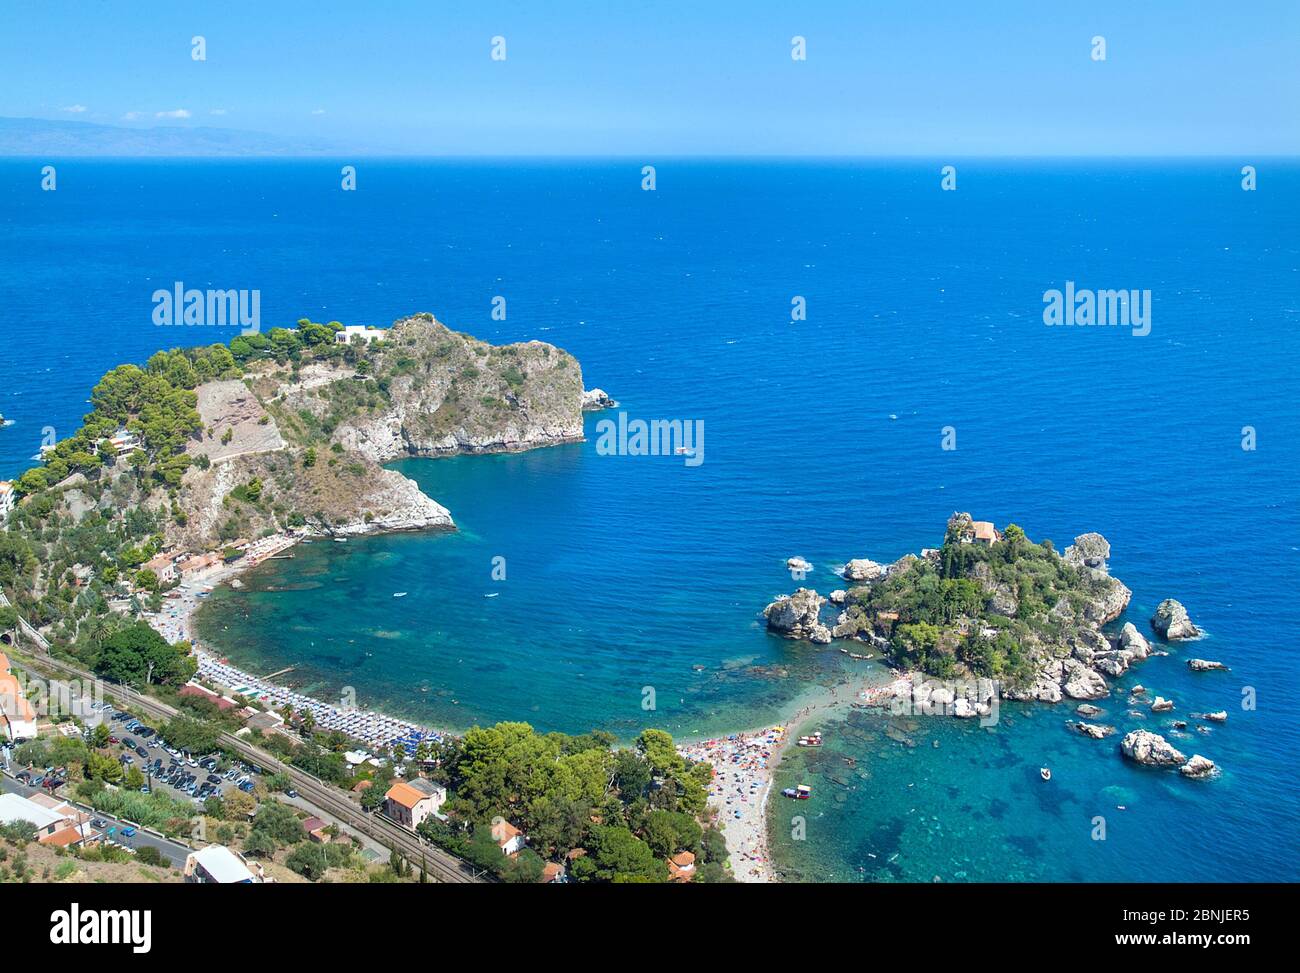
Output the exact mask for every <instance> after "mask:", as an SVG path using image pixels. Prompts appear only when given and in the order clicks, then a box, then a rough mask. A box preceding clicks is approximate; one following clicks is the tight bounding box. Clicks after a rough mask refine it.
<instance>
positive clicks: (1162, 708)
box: [1151, 696, 1174, 713]
mask: <svg viewBox="0 0 1300 973" xmlns="http://www.w3.org/2000/svg"><path fill="white" fill-rule="evenodd" d="M1173 708H1174V701H1173V700H1172V699H1165V698H1164V697H1163V696H1157V697H1156V698H1155V699H1154V700H1153V701H1152V702H1151V712H1153V713H1167V712H1169V711H1170V710H1171V709H1173Z"/></svg>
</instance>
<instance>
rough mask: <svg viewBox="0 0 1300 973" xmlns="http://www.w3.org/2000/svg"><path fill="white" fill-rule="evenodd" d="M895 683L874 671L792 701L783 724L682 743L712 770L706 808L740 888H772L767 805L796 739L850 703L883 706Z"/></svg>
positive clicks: (888, 674)
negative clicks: (765, 884)
mask: <svg viewBox="0 0 1300 973" xmlns="http://www.w3.org/2000/svg"><path fill="white" fill-rule="evenodd" d="M901 681H903V680H901V678H900V677H899V676H898V675H897V674H896V673H893V672H892V671H890V670H882V669H880V668H879V667H876V668H875V669H873V670H872V671H871V672H870V673H864V675H863V676H861V677H857V678H854V679H851V680H847V681H845V682H843V683H841V684H839V685H836V686H832V687H829V688H825V687H817V688H816V689H814V690H810V691H809V692H807V693H805V694H803V695H801V696H800V697H798V698H797V699H795V700H794V701H793V702H792V703H791V706H790V712H789V715H788V716H787V717H786V719H785V720H784V722H782V723H779V724H775V725H773V726H769V727H762V728H760V729H755V730H748V731H745V732H743V733H732V734H728V735H726V736H720V737H713V738H711V739H708V740H698V741H694V742H690V743H683V744H682V745H681V746H679V747H678V748H677V749H678V751H679V752H680V753H681V754H682V756H684V757H686V758H687V759H688V760H703V761H707V762H708V763H711V764H712V765H713V768H714V778H713V782H712V784H711V785H710V787H709V804H710V806H711V807H712V808H713V809H714V810H715V811H716V813H717V821H718V823H719V825H720V826H721V827H722V830H723V834H724V835H725V836H726V839H727V850H728V851H729V852H730V853H731V868H732V873H733V874H734V875H735V876H736V878H737V880H739V881H742V882H775V881H777V878H776V875H775V874H774V872H773V868H772V855H771V851H770V847H769V844H768V830H767V829H768V820H767V818H768V815H767V805H768V800H769V799H770V798H771V791H772V783H773V781H774V780H775V772H776V769H777V767H778V766H779V765H780V763H781V756H782V754H783V753H784V752H785V749H786V748H787V747H789V746H792V745H797V743H798V740H799V737H800V736H801V735H807V734H811V733H813V732H815V731H816V730H817V727H816V726H815V725H814V724H815V722H816V720H818V719H824V718H827V717H830V716H833V715H835V714H836V713H838V712H840V711H842V710H844V709H845V708H847V707H848V706H850V705H851V704H853V703H867V704H873V705H876V704H881V703H883V702H885V701H887V700H889V699H890V698H891V697H892V695H893V693H894V692H895V689H896V687H897V686H898V685H900V682H901Z"/></svg>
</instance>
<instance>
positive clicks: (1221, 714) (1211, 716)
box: [1205, 709, 1228, 723]
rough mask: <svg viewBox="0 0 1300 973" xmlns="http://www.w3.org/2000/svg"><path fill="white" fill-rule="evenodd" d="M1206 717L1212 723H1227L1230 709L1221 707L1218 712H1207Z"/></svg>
mask: <svg viewBox="0 0 1300 973" xmlns="http://www.w3.org/2000/svg"><path fill="white" fill-rule="evenodd" d="M1205 718H1206V719H1207V720H1209V721H1210V722H1211V723H1227V722H1228V711H1227V710H1226V709H1221V710H1219V711H1218V712H1217V713H1206V714H1205Z"/></svg>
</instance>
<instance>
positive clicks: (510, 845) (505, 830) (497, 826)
mask: <svg viewBox="0 0 1300 973" xmlns="http://www.w3.org/2000/svg"><path fill="white" fill-rule="evenodd" d="M492 838H493V840H494V841H496V843H497V847H499V848H500V849H501V854H503V855H517V854H518V853H519V852H521V851H522V850H523V847H524V841H525V838H524V833H523V832H522V831H520V830H519V829H518V828H516V827H515V826H514V825H513V824H511V823H510V822H509V821H496V822H495V823H493V825H492Z"/></svg>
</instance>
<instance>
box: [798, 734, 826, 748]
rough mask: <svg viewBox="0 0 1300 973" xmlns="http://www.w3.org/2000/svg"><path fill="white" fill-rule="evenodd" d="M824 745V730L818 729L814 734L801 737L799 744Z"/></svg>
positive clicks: (809, 745)
mask: <svg viewBox="0 0 1300 973" xmlns="http://www.w3.org/2000/svg"><path fill="white" fill-rule="evenodd" d="M821 745H822V731H821V730H818V731H817V732H816V733H814V734H812V736H806V737H800V738H799V746H801V747H820V746H821Z"/></svg>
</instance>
